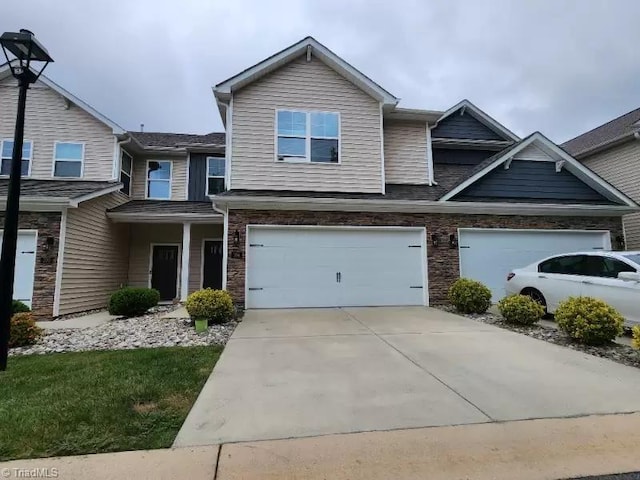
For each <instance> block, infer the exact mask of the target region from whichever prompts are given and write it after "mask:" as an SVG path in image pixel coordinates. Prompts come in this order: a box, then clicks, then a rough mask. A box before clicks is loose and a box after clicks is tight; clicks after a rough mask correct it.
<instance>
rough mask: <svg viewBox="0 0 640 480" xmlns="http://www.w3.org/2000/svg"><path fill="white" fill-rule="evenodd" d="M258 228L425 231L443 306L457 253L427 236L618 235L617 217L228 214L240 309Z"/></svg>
mask: <svg viewBox="0 0 640 480" xmlns="http://www.w3.org/2000/svg"><path fill="white" fill-rule="evenodd" d="M260 224H263V225H264V224H266V225H269V224H273V225H325V226H332V225H342V226H344V225H354V226H401V227H426V228H427V264H428V270H429V279H428V280H429V301H430V303H431V304H434V305H437V304H442V303H445V302H446V297H447V290H448V288H449V286H450V285H451V283H453V282H454V281H455V280H456V279H457V278H458V277H459V276H460V267H459V265H460V263H459V255H458V248H449V246H448V238H447V237H446V236H445V235H442V239H441V245H440V246H438V247H433V246H431V244H430V243H431V242H430V240H429V237H430V235H431V234H432V233H434V232H437V233H440V234H444V233H447V234H449V233H455V234H456V236H457V233H458V232H457V229H458V228H522V229H527V228H530V229H576V230H609V231H610V232H611V236H612V238H611V245H612V246H615V237H616V236H618V235H622V219H621V218H620V217H560V216H558V217H552V216H515V215H459V214H455V215H451V214H439V213H424V214H413V213H411V214H410V213H373V212H372V213H369V212H311V211H264V210H232V211H230V212H229V230H228V235H229V237H228V244H229V257H228V266H227V290H228V291H229V293H231V295H232V297H233V299H234V302H236V303H238V304H244V282H245V259H246V252H245V251H244V249H245V235H246V232H247V229H246V226H247V225H260ZM236 231H238V232H240V245H239V246H234V235H235V232H236ZM234 250H235V251H236V252H237V251H238V250H239V251H240V252H242V255H241V257H242V258H237V257H238V256H237V255H234Z"/></svg>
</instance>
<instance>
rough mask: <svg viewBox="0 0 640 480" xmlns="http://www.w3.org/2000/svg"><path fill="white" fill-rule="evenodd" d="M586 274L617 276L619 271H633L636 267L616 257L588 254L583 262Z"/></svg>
mask: <svg viewBox="0 0 640 480" xmlns="http://www.w3.org/2000/svg"><path fill="white" fill-rule="evenodd" d="M585 270H586V274H587V275H589V276H590V277H606V278H617V277H618V273H620V272H635V271H636V269H635V268H633V267H632V266H631V265H628V264H626V263H625V262H622V261H620V260H618V259H615V258H611V257H602V256H598V255H589V256H588V257H587V259H586V262H585Z"/></svg>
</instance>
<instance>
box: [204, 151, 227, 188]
mask: <svg viewBox="0 0 640 480" xmlns="http://www.w3.org/2000/svg"><path fill="white" fill-rule="evenodd" d="M224 176H225V159H224V157H207V195H215V194H217V193H220V192H224V189H225V188H224Z"/></svg>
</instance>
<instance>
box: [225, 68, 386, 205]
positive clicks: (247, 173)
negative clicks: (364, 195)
mask: <svg viewBox="0 0 640 480" xmlns="http://www.w3.org/2000/svg"><path fill="white" fill-rule="evenodd" d="M278 109H285V110H286V109H291V110H302V111H326V112H339V113H340V122H341V132H340V133H341V144H340V161H341V163H340V164H318V163H315V164H309V163H303V164H300V163H285V162H276V160H275V116H276V110H278ZM380 123H381V122H380V104H379V103H378V101H377V100H375V99H374V98H372V97H370V96H368V95H367V94H366V93H364V92H363V91H362V90H360V89H358V88H357V87H356V86H355V85H353V84H352V83H351V82H349V81H347V80H346V79H345V78H343V77H341V76H340V75H338V74H337V73H336V72H335V71H334V70H332V69H331V68H329V67H327V66H326V65H325V64H324V63H322V62H321V61H320V60H318V59H317V58H315V57H313V58H312V60H311V62H307V61H306V59H305V57H304V56H302V57H300V58H298V59H296V60H294V61H292V62H291V63H289V64H287V65H285V66H283V67H282V68H280V69H278V70H276V71H274V72H272V73H270V74H269V75H267V76H266V77H264V78H261V79H259V80H257V81H256V82H254V83H252V84H250V85H248V86H246V87H245V88H243V89H241V90H239V91H238V92H235V93H234V95H233V119H232V125H233V127H232V132H233V133H232V163H231V188H233V189H272V190H316V191H342V192H371V193H379V192H381V191H382V164H381V162H382V155H381V147H382V146H381V132H380V126H381V125H380Z"/></svg>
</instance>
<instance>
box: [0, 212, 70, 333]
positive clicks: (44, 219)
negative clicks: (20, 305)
mask: <svg viewBox="0 0 640 480" xmlns="http://www.w3.org/2000/svg"><path fill="white" fill-rule="evenodd" d="M0 222H2V223H0V229H1V228H2V225H4V214H0ZM18 226H19V228H20V229H21V230H37V231H38V245H37V251H36V270H35V278H34V282H33V301H32V310H33V313H34V315H35V317H36V318H37V319H38V320H51V317H52V315H53V296H54V292H55V288H56V266H57V262H58V244H59V241H60V212H20V222H19V225H18ZM47 237H53V238H54V239H55V241H54V243H53V245H52V246H47Z"/></svg>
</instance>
